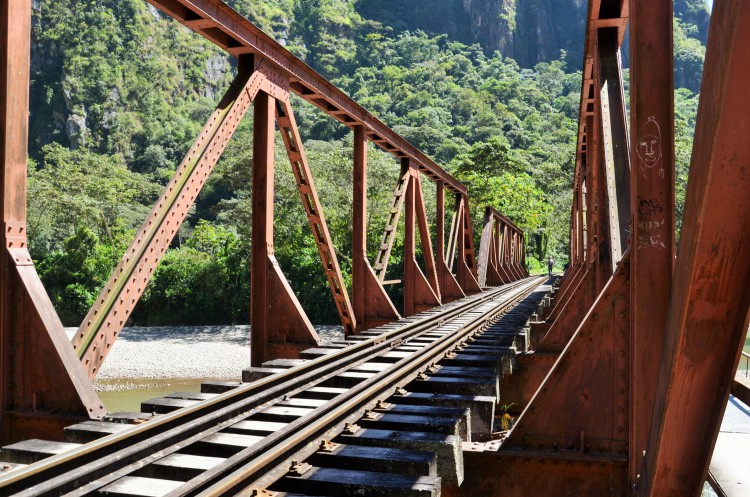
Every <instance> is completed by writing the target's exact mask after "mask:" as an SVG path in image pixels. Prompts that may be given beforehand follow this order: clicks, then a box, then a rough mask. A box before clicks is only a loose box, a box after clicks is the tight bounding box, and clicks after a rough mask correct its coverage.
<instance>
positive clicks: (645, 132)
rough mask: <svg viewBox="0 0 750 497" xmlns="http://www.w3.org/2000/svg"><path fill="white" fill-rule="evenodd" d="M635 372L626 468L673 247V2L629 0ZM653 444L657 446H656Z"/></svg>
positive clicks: (660, 333) (652, 369)
mask: <svg viewBox="0 0 750 497" xmlns="http://www.w3.org/2000/svg"><path fill="white" fill-rule="evenodd" d="M629 6H630V17H631V21H630V121H631V122H630V133H631V138H630V144H631V147H633V151H632V152H631V156H632V157H633V167H632V173H631V175H630V181H631V183H630V185H631V186H630V195H631V206H632V216H633V220H632V226H633V232H632V234H631V245H630V249H631V266H630V270H631V275H630V280H631V282H632V283H631V288H630V291H631V306H630V311H631V315H630V321H631V331H632V334H631V340H632V343H631V351H632V354H631V364H630V370H631V377H630V391H631V402H630V441H629V470H628V475H629V478H630V481H631V483H632V484H634V485H635V484H637V480H638V474H639V473H640V464H641V458H642V455H643V452H644V451H645V450H646V449H647V444H648V433H649V430H650V428H651V423H652V419H651V417H652V414H653V410H654V399H655V395H656V381H655V379H656V378H657V377H658V375H659V369H660V365H661V360H662V350H663V344H664V337H665V329H666V324H667V310H668V309H669V301H670V295H671V292H672V269H673V265H674V254H675V209H674V205H675V193H674V71H673V65H674V56H673V46H672V45H673V40H672V37H673V35H672V23H673V12H672V8H673V3H672V1H670V0H630V2H629ZM652 450H653V448H652Z"/></svg>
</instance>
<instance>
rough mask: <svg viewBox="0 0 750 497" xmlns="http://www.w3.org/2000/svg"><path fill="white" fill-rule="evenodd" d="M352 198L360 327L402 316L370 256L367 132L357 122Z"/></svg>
mask: <svg viewBox="0 0 750 497" xmlns="http://www.w3.org/2000/svg"><path fill="white" fill-rule="evenodd" d="M353 188H354V192H353V193H354V195H353V202H352V307H353V308H354V316H355V318H356V323H357V328H356V330H357V331H363V330H366V329H369V328H372V327H374V326H379V325H381V324H385V323H387V322H390V321H395V320H398V319H400V317H401V316H400V315H399V313H398V311H396V308H395V306H394V305H393V302H391V299H390V298H389V297H388V294H387V293H386V291H385V289H384V288H383V285H382V284H381V283H380V280H379V279H378V278H377V276H375V273H374V272H373V270H372V267H371V266H370V262H369V261H368V259H367V135H366V133H365V129H364V127H363V126H354V181H353Z"/></svg>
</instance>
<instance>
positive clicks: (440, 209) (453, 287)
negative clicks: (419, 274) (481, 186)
mask: <svg viewBox="0 0 750 497" xmlns="http://www.w3.org/2000/svg"><path fill="white" fill-rule="evenodd" d="M435 186H436V190H437V191H436V196H437V201H436V202H437V221H436V223H435V231H436V232H437V233H436V234H437V240H436V242H435V253H436V257H435V265H436V266H437V274H438V283H439V287H440V298H441V300H442V301H443V303H444V304H446V303H448V302H452V301H454V300H456V299H460V298H462V297H464V296H465V294H464V292H463V290H461V286H459V284H458V282H457V281H456V277H455V276H453V273H452V272H451V270H450V268H449V267H448V264H447V263H446V260H445V257H446V256H445V181H443V180H442V179H438V180H437V181H435Z"/></svg>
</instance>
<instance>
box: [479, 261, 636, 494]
mask: <svg viewBox="0 0 750 497" xmlns="http://www.w3.org/2000/svg"><path fill="white" fill-rule="evenodd" d="M628 265H629V261H628V258H627V257H624V258H623V260H622V261H621V263H620V265H619V266H618V269H617V271H616V273H615V274H614V276H613V277H612V278H611V279H610V281H609V282H608V283H607V285H606V287H605V289H604V291H603V292H602V294H601V295H600V296H599V298H598V299H597V301H596V302H595V303H594V305H593V307H592V309H591V311H590V312H589V313H588V315H587V316H586V318H585V319H584V321H583V322H582V323H581V324H580V326H579V327H578V329H577V330H576V331H575V333H574V335H573V337H572V338H571V340H570V341H569V343H568V344H567V346H566V348H565V350H564V351H563V353H562V355H560V357H559V358H558V359H557V361H556V362H555V364H554V366H553V367H552V370H551V371H550V372H549V374H548V375H546V377H545V379H544V381H543V383H542V384H541V386H540V387H539V389H538V390H537V391H536V393H535V394H534V396H533V398H532V399H531V401H530V403H529V405H528V406H527V407H526V409H525V410H524V411H523V413H522V414H521V416H520V417H519V418H518V419H517V421H516V424H515V425H514V427H513V430H512V431H511V432H510V434H509V435H508V438H507V439H506V440H505V441H504V442H503V444H502V446H501V447H500V449H499V451H498V453H499V454H503V455H504V456H505V457H506V458H508V459H524V458H531V459H535V460H538V461H545V462H546V463H547V464H548V465H550V466H552V467H553V468H554V462H555V461H558V463H563V464H564V463H565V461H566V460H571V461H578V462H581V463H586V462H588V463H589V464H590V465H594V466H597V467H599V468H605V467H607V466H608V465H610V464H615V466H617V467H621V468H622V472H621V474H620V476H619V477H618V479H617V480H613V481H611V482H610V483H611V485H612V491H613V493H612V494H611V495H622V496H624V495H626V489H627V480H626V478H625V476H626V473H625V468H626V464H627V457H628V428H629V413H628V403H629V399H630V390H629V384H628V378H629V351H630V341H629V326H630V324H629V322H628V319H627V316H628V314H629V307H630V297H629V293H630V292H629V286H630V284H629V280H630V271H629V267H628ZM597 473H598V474H599V478H602V477H604V478H606V477H607V473H605V474H601V472H600V471H597ZM535 478H536V479H535V480H529V479H528V478H525V479H520V480H519V479H514V478H512V477H507V478H503V479H499V480H496V481H495V487H496V488H498V489H502V495H505V496H522V495H529V493H528V492H529V490H530V489H531V488H532V486H533V484H534V483H535V482H536V483H540V484H541V483H542V482H547V481H549V478H551V476H550V475H548V474H545V473H544V472H542V473H540V474H537V475H536V477H535ZM557 478H558V480H557V481H558V485H559V487H558V493H559V494H561V495H563V494H567V493H571V494H576V495H600V494H595V493H586V492H583V491H582V488H581V487H580V486H579V484H578V483H577V482H576V481H575V478H570V479H559V477H557ZM492 495H500V494H499V493H495V494H492Z"/></svg>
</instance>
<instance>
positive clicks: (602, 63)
mask: <svg viewBox="0 0 750 497" xmlns="http://www.w3.org/2000/svg"><path fill="white" fill-rule="evenodd" d="M599 67H600V79H599V83H600V92H599V94H600V102H601V106H600V109H601V115H602V131H603V133H602V142H603V143H602V146H603V149H604V160H605V162H606V186H607V197H608V198H609V212H608V214H609V225H610V227H611V239H610V245H611V250H612V268H613V270H614V267H615V266H616V265H617V262H618V261H619V260H620V259H621V258H622V254H623V253H625V250H627V243H628V234H629V225H630V212H631V211H630V149H629V140H628V126H627V121H626V119H627V117H626V116H627V114H626V112H625V94H624V90H623V85H622V62H621V59H620V47H619V42H618V32H617V29H616V28H605V29H600V30H599Z"/></svg>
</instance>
